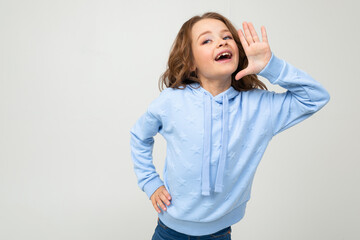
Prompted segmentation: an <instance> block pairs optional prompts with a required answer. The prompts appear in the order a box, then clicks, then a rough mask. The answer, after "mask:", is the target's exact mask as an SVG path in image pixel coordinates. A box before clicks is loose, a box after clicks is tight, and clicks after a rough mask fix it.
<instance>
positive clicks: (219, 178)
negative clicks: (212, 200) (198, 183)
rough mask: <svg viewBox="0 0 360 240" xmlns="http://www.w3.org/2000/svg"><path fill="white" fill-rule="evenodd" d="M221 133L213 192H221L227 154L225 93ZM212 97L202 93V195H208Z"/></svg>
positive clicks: (226, 99) (227, 106)
mask: <svg viewBox="0 0 360 240" xmlns="http://www.w3.org/2000/svg"><path fill="white" fill-rule="evenodd" d="M222 100H223V101H222V104H223V107H222V110H223V111H222V135H221V151H220V159H219V163H218V169H217V173H216V180H215V192H222V190H223V187H224V186H223V178H224V170H225V162H226V154H227V145H228V138H229V126H228V121H229V99H228V96H227V95H226V94H224V95H223V99H222ZM211 104H212V99H211V97H210V96H209V95H208V94H206V93H204V148H203V149H204V152H203V159H202V189H201V192H202V195H204V196H209V195H210V158H211V147H210V146H211V136H212V122H211V120H212V107H211Z"/></svg>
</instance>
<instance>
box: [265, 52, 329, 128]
mask: <svg viewBox="0 0 360 240" xmlns="http://www.w3.org/2000/svg"><path fill="white" fill-rule="evenodd" d="M259 75H260V76H263V77H265V78H267V79H268V80H269V81H270V82H271V83H272V84H278V85H280V86H281V87H283V88H285V89H287V91H286V92H284V93H274V92H271V94H270V95H269V97H270V99H269V100H270V111H271V113H270V116H271V121H272V123H271V124H272V128H273V135H276V134H278V133H280V132H281V131H283V130H285V129H287V128H289V127H291V126H293V125H295V124H297V123H299V122H301V121H303V120H304V119H306V118H308V117H310V116H311V115H312V114H314V113H315V112H317V111H319V110H320V109H321V108H322V107H323V106H324V105H325V104H326V103H327V102H328V101H329V100H330V95H329V93H328V92H327V91H326V90H325V89H324V88H323V87H322V86H321V85H320V83H318V82H317V81H315V80H314V79H313V78H312V77H311V76H309V75H308V74H307V73H305V72H304V71H302V70H299V69H297V68H295V67H293V66H292V65H291V64H289V63H287V62H285V61H284V60H281V59H279V58H277V57H276V56H275V55H274V54H272V56H271V59H270V61H269V63H268V64H267V65H266V67H265V68H264V69H263V70H262V71H261V72H260V73H259Z"/></svg>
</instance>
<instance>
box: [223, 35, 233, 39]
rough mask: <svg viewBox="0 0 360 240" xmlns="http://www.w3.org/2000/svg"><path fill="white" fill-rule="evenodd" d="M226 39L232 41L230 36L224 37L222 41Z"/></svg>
mask: <svg viewBox="0 0 360 240" xmlns="http://www.w3.org/2000/svg"><path fill="white" fill-rule="evenodd" d="M226 39H232V37H231V36H226V37H224V40H226Z"/></svg>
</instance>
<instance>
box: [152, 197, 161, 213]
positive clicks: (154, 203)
mask: <svg viewBox="0 0 360 240" xmlns="http://www.w3.org/2000/svg"><path fill="white" fill-rule="evenodd" d="M151 202H152V205H153V206H154V208H155V210H156V211H157V212H158V213H161V211H160V209H159V207H158V205H157V204H156V201H155V199H154V198H153V199H151Z"/></svg>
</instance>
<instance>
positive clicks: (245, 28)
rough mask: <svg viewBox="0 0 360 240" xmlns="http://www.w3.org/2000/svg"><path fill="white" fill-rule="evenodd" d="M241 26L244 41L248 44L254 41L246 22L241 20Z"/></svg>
mask: <svg viewBox="0 0 360 240" xmlns="http://www.w3.org/2000/svg"><path fill="white" fill-rule="evenodd" d="M243 28H244V33H245V38H246V41H247V42H248V44H249V45H250V44H251V43H253V42H254V40H253V38H252V36H251V33H250V30H249V26H248V24H247V22H243Z"/></svg>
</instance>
